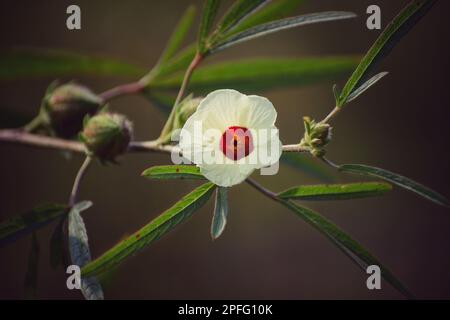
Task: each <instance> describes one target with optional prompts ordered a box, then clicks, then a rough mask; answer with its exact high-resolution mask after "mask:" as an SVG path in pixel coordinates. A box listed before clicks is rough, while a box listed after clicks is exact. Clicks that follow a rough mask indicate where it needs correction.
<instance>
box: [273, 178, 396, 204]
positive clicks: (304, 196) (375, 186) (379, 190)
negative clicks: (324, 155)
mask: <svg viewBox="0 0 450 320" xmlns="http://www.w3.org/2000/svg"><path fill="white" fill-rule="evenodd" d="M390 190H392V186H391V185H390V184H388V183H385V182H357V183H346V184H316V185H302V186H298V187H293V188H290V189H288V190H286V191H283V192H280V193H279V194H278V197H280V198H283V199H299V200H347V199H355V198H367V197H375V196H380V195H382V194H384V193H386V192H387V191H390Z"/></svg>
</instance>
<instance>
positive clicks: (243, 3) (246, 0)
mask: <svg viewBox="0 0 450 320" xmlns="http://www.w3.org/2000/svg"><path fill="white" fill-rule="evenodd" d="M267 2H269V1H268V0H237V1H235V3H234V4H233V6H232V7H231V8H230V10H228V12H227V13H226V14H225V15H224V17H223V19H222V22H221V23H220V24H219V27H218V28H217V30H218V33H219V34H224V33H226V32H227V31H229V30H231V29H232V28H234V27H236V26H237V25H238V24H239V23H240V22H241V21H243V20H244V19H246V18H247V17H249V16H251V15H252V14H253V13H254V12H255V11H257V10H259V9H260V8H261V7H262V6H264V5H265V4H267Z"/></svg>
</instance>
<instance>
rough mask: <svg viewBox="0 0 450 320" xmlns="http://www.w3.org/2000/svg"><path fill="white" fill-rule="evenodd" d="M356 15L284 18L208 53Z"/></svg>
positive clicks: (328, 14)
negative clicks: (293, 29)
mask: <svg viewBox="0 0 450 320" xmlns="http://www.w3.org/2000/svg"><path fill="white" fill-rule="evenodd" d="M354 17H356V15H355V14H354V13H352V12H341V11H327V12H320V13H311V14H305V15H300V16H296V17H291V18H286V19H282V20H277V21H273V22H268V23H264V24H261V25H258V26H256V27H253V28H250V29H247V30H245V31H243V32H241V33H238V34H235V35H233V36H231V37H229V38H227V39H225V40H224V41H223V42H220V43H218V44H216V45H215V46H214V47H213V48H211V49H210V53H214V52H218V51H221V50H223V49H225V48H228V47H231V46H233V45H236V44H238V43H241V42H244V41H248V40H251V39H255V38H258V37H261V36H264V35H267V34H270V33H274V32H278V31H281V30H286V29H291V28H295V27H299V26H304V25H308V24H313V23H319V22H327V21H336V20H342V19H349V18H354Z"/></svg>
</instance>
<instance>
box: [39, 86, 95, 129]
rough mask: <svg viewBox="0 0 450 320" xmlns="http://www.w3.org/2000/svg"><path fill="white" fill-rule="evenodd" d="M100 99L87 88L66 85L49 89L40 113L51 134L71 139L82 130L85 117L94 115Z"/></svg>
mask: <svg viewBox="0 0 450 320" xmlns="http://www.w3.org/2000/svg"><path fill="white" fill-rule="evenodd" d="M101 105H102V99H101V98H100V97H99V96H97V95H95V94H94V93H93V92H92V91H91V90H89V89H88V88H86V87H84V86H82V85H79V84H75V83H68V84H64V85H61V86H58V87H56V88H50V89H49V90H48V92H47V94H46V95H45V97H44V100H43V102H42V109H41V110H42V113H43V115H44V116H45V118H46V121H47V122H48V125H49V126H50V128H51V129H52V130H53V132H54V133H55V134H56V135H57V136H60V137H64V138H71V137H74V136H75V135H77V134H78V133H79V132H80V131H81V129H82V128H83V119H84V117H85V116H86V115H93V114H95V113H96V112H97V111H98V110H99V108H100V106H101Z"/></svg>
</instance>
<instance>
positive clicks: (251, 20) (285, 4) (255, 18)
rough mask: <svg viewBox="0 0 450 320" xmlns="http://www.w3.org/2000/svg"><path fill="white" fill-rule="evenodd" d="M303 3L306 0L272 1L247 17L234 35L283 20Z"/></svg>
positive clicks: (235, 30) (235, 29) (234, 31)
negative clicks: (270, 22)
mask: <svg viewBox="0 0 450 320" xmlns="http://www.w3.org/2000/svg"><path fill="white" fill-rule="evenodd" d="M303 1H304V0H277V1H272V2H271V3H269V4H267V5H266V6H264V7H263V8H262V9H260V10H258V11H257V12H255V13H252V14H251V15H250V16H247V17H246V18H245V20H243V21H241V22H240V23H239V25H237V26H236V27H235V28H234V29H233V33H238V32H241V31H244V30H246V29H249V28H251V27H254V26H256V25H259V24H263V23H266V22H269V21H272V20H277V19H282V18H284V17H286V16H288V15H289V14H290V13H292V12H293V11H294V10H295V9H297V8H298V6H299V5H300V4H301V3H302V2H303Z"/></svg>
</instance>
